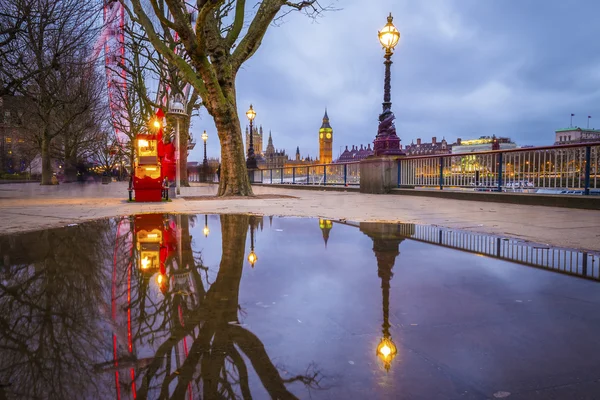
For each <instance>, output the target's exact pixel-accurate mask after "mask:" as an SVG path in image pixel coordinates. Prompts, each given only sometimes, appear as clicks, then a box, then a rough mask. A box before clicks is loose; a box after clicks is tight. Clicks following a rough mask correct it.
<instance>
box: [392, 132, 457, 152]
mask: <svg viewBox="0 0 600 400" xmlns="http://www.w3.org/2000/svg"><path fill="white" fill-rule="evenodd" d="M402 151H404V153H406V155H407V156H425V155H434V154H450V153H451V152H452V145H451V144H448V142H446V139H445V138H442V141H441V142H438V141H437V138H436V137H435V136H434V137H432V138H431V142H430V143H423V142H421V138H417V143H416V144H415V143H414V142H411V144H409V145H407V146H406V147H405V148H404V149H403V150H402Z"/></svg>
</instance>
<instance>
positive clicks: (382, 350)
mask: <svg viewBox="0 0 600 400" xmlns="http://www.w3.org/2000/svg"><path fill="white" fill-rule="evenodd" d="M397 352H398V350H397V349H396V345H395V344H394V342H393V341H392V338H390V337H385V336H384V337H383V338H382V339H381V342H379V345H378V346H377V356H378V357H379V359H380V360H381V361H382V362H383V367H384V368H385V370H386V371H389V369H390V365H391V363H392V360H393V359H394V357H396V353H397Z"/></svg>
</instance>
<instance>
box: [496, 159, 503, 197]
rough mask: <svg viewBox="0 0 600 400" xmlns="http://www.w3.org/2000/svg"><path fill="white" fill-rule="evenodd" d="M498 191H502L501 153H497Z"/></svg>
mask: <svg viewBox="0 0 600 400" xmlns="http://www.w3.org/2000/svg"><path fill="white" fill-rule="evenodd" d="M497 171H498V191H499V192H502V153H498V169H497Z"/></svg>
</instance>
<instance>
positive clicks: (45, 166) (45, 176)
mask: <svg viewBox="0 0 600 400" xmlns="http://www.w3.org/2000/svg"><path fill="white" fill-rule="evenodd" d="M41 184H42V185H52V159H51V158H50V139H49V138H48V137H46V136H44V138H43V139H42V183H41Z"/></svg>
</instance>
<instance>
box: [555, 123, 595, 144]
mask: <svg viewBox="0 0 600 400" xmlns="http://www.w3.org/2000/svg"><path fill="white" fill-rule="evenodd" d="M555 134H556V137H555V139H554V144H572V143H585V142H598V141H600V129H589V128H588V129H584V128H579V127H577V126H574V127H571V128H565V129H558V130H556V131H555Z"/></svg>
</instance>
